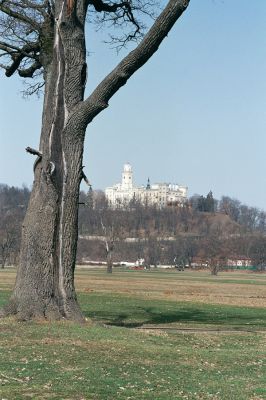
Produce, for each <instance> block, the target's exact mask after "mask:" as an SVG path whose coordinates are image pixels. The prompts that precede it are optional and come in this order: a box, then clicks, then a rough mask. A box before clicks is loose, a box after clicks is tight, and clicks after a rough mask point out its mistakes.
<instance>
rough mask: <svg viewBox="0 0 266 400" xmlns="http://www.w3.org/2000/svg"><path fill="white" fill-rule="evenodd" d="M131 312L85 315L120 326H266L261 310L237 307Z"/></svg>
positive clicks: (145, 308)
mask: <svg viewBox="0 0 266 400" xmlns="http://www.w3.org/2000/svg"><path fill="white" fill-rule="evenodd" d="M128 311H129V312H120V313H119V312H117V313H116V312H115V311H114V310H113V311H110V312H107V311H100V310H98V311H96V312H95V311H94V312H87V313H86V316H87V317H89V318H92V319H96V320H98V321H99V320H101V321H102V322H104V323H105V324H106V325H112V326H121V327H126V328H137V327H141V326H143V325H162V326H163V325H166V324H171V323H175V322H176V323H190V324H192V323H194V324H197V325H206V324H208V325H219V326H224V325H226V326H227V327H232V328H234V327H239V326H252V327H260V328H265V327H266V320H265V315H264V318H263V315H262V313H261V315H260V313H259V314H258V313H255V314H254V313H253V312H252V310H250V312H247V311H246V310H245V312H239V313H236V311H235V310H234V309H232V310H230V311H228V309H227V310H224V311H223V310H222V309H221V310H219V311H217V308H216V307H214V308H209V309H206V310H202V309H199V308H197V307H191V306H189V307H187V308H185V307H183V309H181V310H176V311H169V310H158V309H157V308H155V307H136V308H135V309H134V310H132V313H131V312H130V310H128Z"/></svg>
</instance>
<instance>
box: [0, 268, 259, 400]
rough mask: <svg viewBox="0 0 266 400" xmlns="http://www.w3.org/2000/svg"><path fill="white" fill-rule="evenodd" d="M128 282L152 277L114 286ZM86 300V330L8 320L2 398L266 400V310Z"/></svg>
mask: <svg viewBox="0 0 266 400" xmlns="http://www.w3.org/2000/svg"><path fill="white" fill-rule="evenodd" d="M4 274H5V272H2V271H1V272H0V304H3V303H4V302H5V301H6V299H7V297H8V295H9V289H10V287H11V281H12V279H13V278H12V279H10V284H9V280H8V279H6V280H5V285H4V286H2V285H1V278H2V277H4ZM90 274H91V276H92V275H94V278H95V277H96V278H97V279H98V278H99V279H103V276H104V277H105V275H103V273H102V272H100V273H98V272H95V271H82V272H80V273H79V279H82V277H83V276H84V279H85V278H86V279H89V278H90ZM11 275H12V274H11ZM160 275H161V274H158V279H159V276H160ZM166 275H167V274H166ZM166 275H164V277H163V279H167V276H166ZM121 276H122V278H123V279H124V280H125V281H126V280H127V279H136V277H137V279H142V278H143V280H146V279H148V278H147V276H148V274H145V273H143V274H141V273H139V272H137V273H136V274H134V273H124V274H123V273H117V275H116V274H113V276H112V277H110V279H111V280H114V281H116V280H118V279H119V280H121V279H122V278H121ZM154 276H155V279H156V276H157V275H156V273H154V274H153V277H154ZM182 276H183V278H184V277H185V275H182ZM190 277H191V278H192V275H190ZM197 277H198V279H202V276H198V275H197V274H195V275H194V279H197ZM105 278H106V279H109V278H108V277H105ZM160 279H161V278H160ZM168 279H169V280H171V279H172V277H171V275H168ZM235 279H237V278H235V277H234V280H235ZM221 280H224V278H223V279H221ZM239 280H243V277H241V276H240V277H239ZM3 281H4V280H2V282H3ZM210 284H211V283H210ZM249 284H252V283H249ZM148 290H149V286H148V285H147V291H148ZM79 298H80V303H81V306H82V309H83V310H84V313H85V315H86V317H87V318H88V322H87V323H86V324H85V325H83V326H77V325H74V324H72V323H69V322H59V323H52V324H50V323H40V322H39V323H38V322H31V323H17V322H16V321H14V320H13V319H4V320H0V356H1V362H0V400H2V399H6V400H20V399H21V400H22V399H23V400H24V399H34V400H35V399H57V400H63V399H65V400H66V399H68V400H76V399H77V400H82V399H86V400H97V399H100V400H105V399H106V400H111V399H114V400H116V399H124V400H126V399H152V400H172V399H173V400H178V399H188V400H198V399H201V400H207V399H212V400H261V399H266V378H265V377H266V357H265V354H266V347H265V344H266V318H265V309H263V308H260V307H239V306H237V305H234V306H229V305H221V304H220V305H219V304H215V305H212V304H200V303H195V302H193V301H191V302H189V301H186V302H182V301H178V302H177V301H170V300H169V299H167V300H166V299H156V298H150V299H147V298H145V296H144V295H143V296H142V295H139V296H136V295H135V294H134V296H133V295H132V294H131V293H125V294H123V293H118V292H117V291H114V292H113V293H110V292H104V291H103V292H100V290H99V291H91V292H89V291H88V292H85V291H80V293H79ZM144 328H147V329H144ZM153 328H156V329H153ZM169 328H170V329H169ZM186 329H192V330H193V331H192V332H187V331H186Z"/></svg>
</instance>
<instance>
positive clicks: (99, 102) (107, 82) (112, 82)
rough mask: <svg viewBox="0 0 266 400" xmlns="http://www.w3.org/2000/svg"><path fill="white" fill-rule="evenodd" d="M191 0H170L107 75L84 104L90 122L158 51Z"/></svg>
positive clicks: (82, 110) (82, 105)
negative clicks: (143, 34) (136, 42)
mask: <svg viewBox="0 0 266 400" xmlns="http://www.w3.org/2000/svg"><path fill="white" fill-rule="evenodd" d="M189 1H190V0H169V2H168V4H167V6H166V7H165V9H164V10H163V11H162V13H161V14H160V16H159V17H158V18H157V19H156V21H155V22H154V24H153V26H152V27H151V29H150V30H149V31H148V33H147V34H146V35H145V37H144V39H143V40H142V42H141V43H140V44H139V45H138V46H137V47H136V49H135V50H133V51H131V52H130V53H129V54H128V55H127V56H126V57H125V58H124V59H123V60H122V61H121V62H120V63H119V64H118V65H117V67H116V68H115V69H114V70H113V71H112V72H111V73H110V74H109V75H107V77H106V78H105V79H104V80H103V81H102V82H101V83H100V84H99V85H98V86H97V87H96V89H95V90H94V91H93V93H92V94H91V95H90V96H89V97H88V98H87V99H86V100H85V101H84V102H83V103H82V104H81V105H80V111H81V113H82V114H83V115H85V118H86V123H87V124H88V123H89V122H91V121H92V120H93V118H94V117H95V116H96V115H98V114H99V113H100V112H101V111H102V110H103V109H105V108H106V107H108V101H109V100H110V98H111V97H112V96H113V95H114V94H115V93H116V92H117V91H118V90H119V89H120V88H121V87H122V86H123V85H125V84H126V82H127V80H128V79H129V78H130V77H131V76H132V75H133V74H134V72H136V71H137V70H138V69H139V68H141V67H142V66H143V65H144V64H145V63H146V62H147V61H148V59H149V58H150V57H151V56H152V55H153V54H154V53H155V52H156V51H157V50H158V48H159V46H160V44H161V42H162V41H163V39H164V38H165V37H166V36H167V34H168V32H169V31H170V29H171V28H172V26H173V25H174V23H175V22H176V21H177V19H178V18H179V17H180V16H181V15H182V14H183V12H184V11H185V10H186V8H187V7H188V5H189Z"/></svg>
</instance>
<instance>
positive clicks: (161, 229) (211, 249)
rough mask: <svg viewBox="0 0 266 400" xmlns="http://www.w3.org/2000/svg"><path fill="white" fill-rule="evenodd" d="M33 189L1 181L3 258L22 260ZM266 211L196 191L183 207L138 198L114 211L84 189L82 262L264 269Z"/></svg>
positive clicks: (3, 260)
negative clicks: (202, 263)
mask: <svg viewBox="0 0 266 400" xmlns="http://www.w3.org/2000/svg"><path fill="white" fill-rule="evenodd" d="M29 197H30V190H29V189H28V188H26V187H23V188H14V187H9V186H7V185H0V246H1V248H0V250H1V253H0V261H1V265H2V267H4V266H5V265H6V264H10V263H11V264H17V263H18V259H19V246H20V237H21V226H22V221H23V218H24V216H25V213H26V208H27V204H28V201H29ZM265 234H266V213H265V212H264V211H262V210H260V209H258V208H255V207H249V206H246V205H244V204H242V203H241V202H240V201H238V200H236V199H232V198H230V197H227V196H223V197H222V198H221V200H219V201H218V200H216V199H214V198H213V195H212V193H211V192H210V193H208V194H207V195H206V196H200V195H194V196H192V197H191V198H190V199H189V200H188V202H187V203H186V204H185V205H184V206H183V207H178V206H175V207H173V206H172V207H166V208H162V209H160V208H158V207H155V206H153V207H147V206H144V205H142V204H140V203H138V202H132V203H130V204H129V205H128V207H126V208H123V209H112V208H110V207H108V203H107V201H106V198H105V196H104V193H103V192H102V191H91V190H90V191H88V193H85V192H81V193H80V207H79V236H80V238H79V243H78V254H77V259H78V262H84V261H87V260H95V261H96V260H102V261H103V260H105V258H106V244H108V245H109V246H111V248H112V251H113V259H114V261H121V260H125V261H135V260H136V259H138V258H145V259H146V261H147V260H148V263H149V264H154V265H156V264H158V263H165V264H173V263H174V260H175V262H179V263H180V264H190V263H191V261H192V260H193V258H195V257H198V258H200V259H202V260H204V259H206V260H209V262H210V263H215V262H218V263H219V264H224V263H225V260H226V258H228V257H240V256H241V257H247V258H250V259H252V263H253V264H254V265H257V266H258V268H259V269H264V268H265V262H266V238H265Z"/></svg>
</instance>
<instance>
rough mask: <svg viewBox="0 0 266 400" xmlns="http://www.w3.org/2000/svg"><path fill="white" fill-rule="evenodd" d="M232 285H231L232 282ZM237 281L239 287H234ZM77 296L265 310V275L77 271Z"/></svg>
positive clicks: (8, 284) (1, 286)
mask: <svg viewBox="0 0 266 400" xmlns="http://www.w3.org/2000/svg"><path fill="white" fill-rule="evenodd" d="M14 280H15V270H13V269H12V270H4V271H0V290H5V289H11V288H12V286H13V284H14ZM232 281H233V282H232ZM238 281H239V283H238ZM76 288H77V291H79V292H94V291H95V292H105V293H123V294H129V295H130V296H137V297H142V298H147V299H167V300H170V301H190V302H199V303H205V304H225V305H237V306H247V307H265V305H266V275H259V274H246V273H237V274H235V273H220V274H219V276H218V277H214V278H212V277H211V275H210V274H209V273H208V272H202V273H199V272H197V273H194V272H189V273H188V272H185V273H180V272H176V273H173V272H170V273H169V272H160V273H157V272H144V271H134V272H133V271H132V272H130V273H128V272H123V271H122V272H121V271H115V272H114V273H113V274H112V275H107V274H106V273H105V271H104V270H99V271H96V270H84V269H82V270H79V269H78V270H77V272H76Z"/></svg>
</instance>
